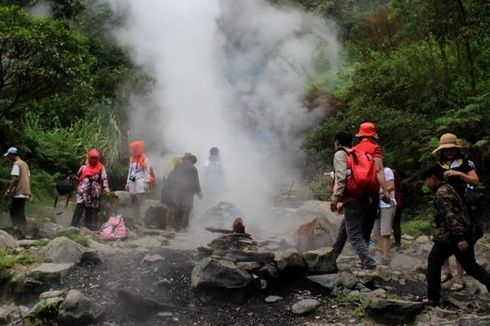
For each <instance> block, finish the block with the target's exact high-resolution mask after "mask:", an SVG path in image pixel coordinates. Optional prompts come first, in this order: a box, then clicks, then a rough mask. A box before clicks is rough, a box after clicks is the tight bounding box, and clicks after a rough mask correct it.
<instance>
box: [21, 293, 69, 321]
mask: <svg viewBox="0 0 490 326" xmlns="http://www.w3.org/2000/svg"><path fill="white" fill-rule="evenodd" d="M62 303H63V298H54V299H52V300H45V301H42V302H40V303H39V304H38V305H37V306H36V307H35V308H34V311H33V312H32V314H31V315H30V316H29V317H30V318H29V319H30V320H29V322H30V325H50V322H52V321H53V320H55V319H56V317H57V316H58V311H59V308H60V305H61V304H62Z"/></svg>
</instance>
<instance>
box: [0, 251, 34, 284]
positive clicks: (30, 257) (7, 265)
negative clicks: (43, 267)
mask: <svg viewBox="0 0 490 326" xmlns="http://www.w3.org/2000/svg"><path fill="white" fill-rule="evenodd" d="M38 261H39V258H38V257H36V256H35V255H34V254H33V253H32V252H31V251H29V250H22V251H21V252H20V253H19V254H15V253H13V252H12V250H10V249H0V283H1V282H3V281H5V280H9V279H10V278H11V276H12V268H13V267H14V266H15V265H17V264H19V265H24V266H28V265H32V264H34V263H36V262H38Z"/></svg>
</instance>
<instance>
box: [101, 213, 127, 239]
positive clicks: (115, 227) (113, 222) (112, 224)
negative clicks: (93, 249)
mask: <svg viewBox="0 0 490 326" xmlns="http://www.w3.org/2000/svg"><path fill="white" fill-rule="evenodd" d="M99 236H100V237H101V238H102V239H104V240H116V239H124V238H127V237H128V230H127V229H126V225H125V224H124V219H123V218H122V216H121V215H117V216H111V217H109V220H108V221H107V222H106V223H104V224H102V226H101V227H100V233H99Z"/></svg>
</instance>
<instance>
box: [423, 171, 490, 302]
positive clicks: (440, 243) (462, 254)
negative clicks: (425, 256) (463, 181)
mask: <svg viewBox="0 0 490 326" xmlns="http://www.w3.org/2000/svg"><path fill="white" fill-rule="evenodd" d="M422 177H423V178H424V180H425V184H426V186H427V187H428V188H430V189H431V190H432V191H434V192H435V206H436V215H435V218H434V222H435V225H436V231H435V234H434V237H433V241H434V246H433V247H432V250H431V252H430V254H429V260H428V265H427V283H428V301H429V303H431V304H433V305H439V304H440V298H441V295H440V290H441V268H442V265H443V264H444V262H445V261H446V260H447V259H448V258H449V257H450V256H452V255H454V256H455V257H456V259H457V260H458V262H459V263H460V264H461V266H462V267H463V268H464V270H465V271H466V272H467V273H468V274H469V275H471V276H473V277H474V278H475V279H476V280H478V281H479V282H481V283H482V284H484V285H485V286H486V287H487V290H488V291H490V274H489V273H488V272H487V271H486V270H485V269H484V268H483V267H481V266H480V265H479V264H478V263H477V262H476V260H475V243H476V241H477V240H478V239H479V238H481V237H482V236H483V232H482V230H481V227H479V225H478V224H477V223H476V222H475V221H474V220H473V219H472V218H471V216H470V214H469V213H468V209H467V207H466V205H465V204H464V202H463V200H462V199H461V197H460V196H459V195H458V193H457V191H456V190H455V189H454V187H453V186H451V185H450V184H449V183H446V182H445V181H444V171H443V169H442V167H441V166H440V165H439V164H431V165H430V166H429V167H427V168H426V169H425V170H424V171H423V173H422Z"/></svg>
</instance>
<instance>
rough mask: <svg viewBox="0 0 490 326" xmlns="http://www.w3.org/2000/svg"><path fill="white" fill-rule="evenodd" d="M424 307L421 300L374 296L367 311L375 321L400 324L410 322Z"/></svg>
mask: <svg viewBox="0 0 490 326" xmlns="http://www.w3.org/2000/svg"><path fill="white" fill-rule="evenodd" d="M423 309H424V305H423V303H421V302H412V301H405V300H388V299H379V298H372V299H371V300H370V302H369V305H368V307H367V310H366V311H367V313H368V314H369V315H370V316H371V317H372V318H373V319H374V320H375V321H378V322H382V323H383V324H400V323H410V322H411V321H413V320H414V319H415V317H416V316H417V315H418V314H419V313H420V312H422V310H423Z"/></svg>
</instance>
